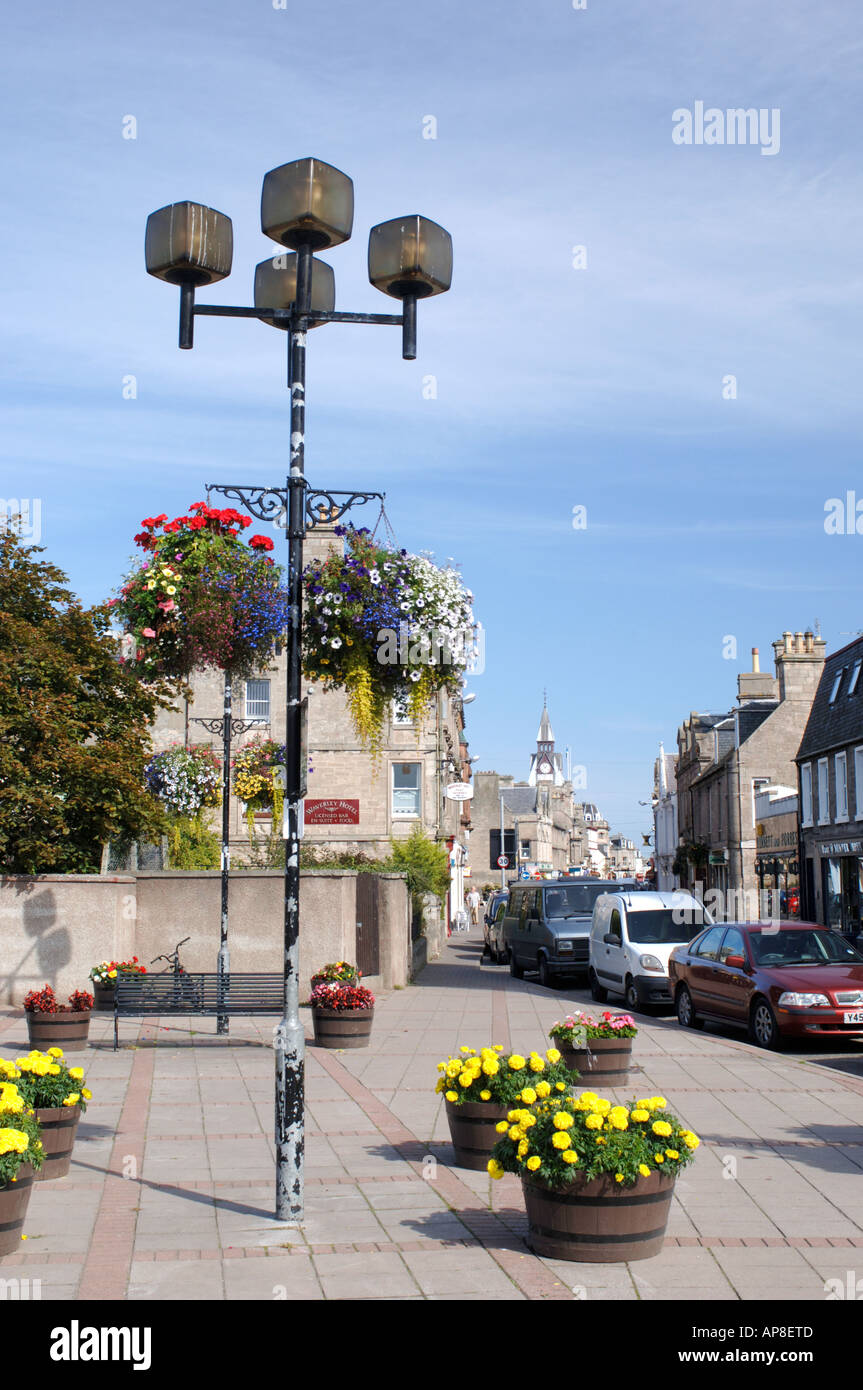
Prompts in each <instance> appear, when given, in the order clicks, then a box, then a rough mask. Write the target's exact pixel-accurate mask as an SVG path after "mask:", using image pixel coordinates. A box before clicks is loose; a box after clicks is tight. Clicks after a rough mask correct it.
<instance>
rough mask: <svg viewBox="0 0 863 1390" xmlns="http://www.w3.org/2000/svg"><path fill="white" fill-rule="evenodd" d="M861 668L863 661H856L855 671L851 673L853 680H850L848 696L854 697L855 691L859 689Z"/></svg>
mask: <svg viewBox="0 0 863 1390" xmlns="http://www.w3.org/2000/svg"><path fill="white" fill-rule="evenodd" d="M861 666H863V661H855V662H854V669H853V671H852V672H851V679H850V681H849V682H848V694H849V695H853V694H854V691H855V690H856V689H857V682H858V680H859V679H860V667H861Z"/></svg>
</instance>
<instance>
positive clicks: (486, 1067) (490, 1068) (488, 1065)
mask: <svg viewBox="0 0 863 1390" xmlns="http://www.w3.org/2000/svg"><path fill="white" fill-rule="evenodd" d="M482 1070H483V1072H484V1073H485V1075H486V1076H497V1074H498V1072H499V1071H500V1062H498V1061H497V1060H496V1059H495V1060H494V1061H489V1062H483V1064H482Z"/></svg>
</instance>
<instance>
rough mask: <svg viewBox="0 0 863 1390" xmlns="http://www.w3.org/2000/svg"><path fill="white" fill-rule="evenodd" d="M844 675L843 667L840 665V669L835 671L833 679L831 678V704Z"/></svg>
mask: <svg viewBox="0 0 863 1390" xmlns="http://www.w3.org/2000/svg"><path fill="white" fill-rule="evenodd" d="M844 675H845V667H844V666H842V667H840V669H839V670H838V671H837V673H836V675H835V677H834V679H833V689H832V690H831V691H830V703H831V705H832V704H833V702H834V700H835V699H836V696H837V695H838V694H839V687H840V685H841V684H842V677H843V676H844Z"/></svg>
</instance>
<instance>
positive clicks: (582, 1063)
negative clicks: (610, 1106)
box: [552, 1038, 633, 1087]
mask: <svg viewBox="0 0 863 1390" xmlns="http://www.w3.org/2000/svg"><path fill="white" fill-rule="evenodd" d="M632 1041H633V1040H632V1038H591V1040H590V1041H589V1042H587V1043H585V1045H584V1047H581V1048H574V1047H571V1046H570V1045H569V1044H568V1043H564V1042H558V1041H556V1040H555V1039H554V1038H552V1046H554V1047H557V1048H559V1050H560V1054H561V1056H562V1057H563V1060H564V1061H565V1062H566V1065H567V1066H568V1067H575V1069H576V1070H577V1071H578V1072H579V1073H580V1076H581V1080H582V1081H583V1082H585V1083H586V1084H587V1085H589V1086H591V1087H594V1086H625V1085H626V1083H627V1082H628V1080H629V1068H630V1066H631V1065H632Z"/></svg>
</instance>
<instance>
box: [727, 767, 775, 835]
mask: <svg viewBox="0 0 863 1390" xmlns="http://www.w3.org/2000/svg"><path fill="white" fill-rule="evenodd" d="M769 786H770V778H769V777H753V779H752V824H753V825H754V824H755V822H756V820H757V816H756V815H755V798H756V796H757V795H758V793H759V792H763V791H764V788H765V787H769ZM718 790H719V788H718V787H717V791H718Z"/></svg>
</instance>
